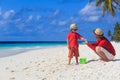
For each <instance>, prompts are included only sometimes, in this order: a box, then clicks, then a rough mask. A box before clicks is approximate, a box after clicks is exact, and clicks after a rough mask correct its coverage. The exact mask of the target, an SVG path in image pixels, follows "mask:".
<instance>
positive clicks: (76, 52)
mask: <svg viewBox="0 0 120 80" xmlns="http://www.w3.org/2000/svg"><path fill="white" fill-rule="evenodd" d="M74 55H75V60H76V64H78V57H79V50H78V48H75V50H74Z"/></svg>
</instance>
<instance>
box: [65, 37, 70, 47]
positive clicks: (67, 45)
mask: <svg viewBox="0 0 120 80" xmlns="http://www.w3.org/2000/svg"><path fill="white" fill-rule="evenodd" d="M66 41H67V47H68V49H70V45H69V39H67V40H66Z"/></svg>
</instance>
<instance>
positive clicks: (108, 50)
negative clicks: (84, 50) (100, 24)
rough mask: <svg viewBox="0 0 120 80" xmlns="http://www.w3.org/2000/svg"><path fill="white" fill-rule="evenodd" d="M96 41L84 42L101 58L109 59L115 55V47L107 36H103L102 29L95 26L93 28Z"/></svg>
mask: <svg viewBox="0 0 120 80" xmlns="http://www.w3.org/2000/svg"><path fill="white" fill-rule="evenodd" d="M93 33H94V36H95V38H96V42H94V43H89V42H87V41H86V42H85V43H86V44H87V45H88V47H90V48H91V49H92V50H94V51H95V53H96V54H97V55H98V56H99V57H100V58H101V59H102V60H103V61H110V60H112V59H113V58H114V56H115V55H116V53H115V49H114V47H113V46H112V44H111V43H110V41H109V40H107V38H105V37H104V33H103V31H102V29H100V28H96V29H95V30H93Z"/></svg>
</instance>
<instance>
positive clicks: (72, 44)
mask: <svg viewBox="0 0 120 80" xmlns="http://www.w3.org/2000/svg"><path fill="white" fill-rule="evenodd" d="M70 30H71V31H70V32H69V33H68V35H67V46H68V50H69V53H68V65H70V62H71V59H72V58H73V56H75V59H76V65H77V64H79V63H78V57H79V49H78V47H79V44H78V39H81V40H84V41H86V39H85V38H83V37H82V36H81V35H80V34H78V33H77V32H76V30H78V27H77V25H76V24H71V25H70Z"/></svg>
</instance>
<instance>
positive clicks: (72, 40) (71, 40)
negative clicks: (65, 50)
mask: <svg viewBox="0 0 120 80" xmlns="http://www.w3.org/2000/svg"><path fill="white" fill-rule="evenodd" d="M81 38H82V36H81V35H80V34H78V33H76V32H70V33H68V35H67V39H68V44H69V46H70V47H72V48H78V46H79V44H78V39H81Z"/></svg>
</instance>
